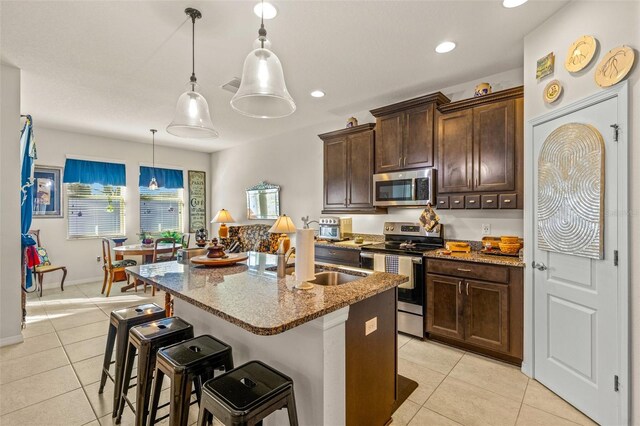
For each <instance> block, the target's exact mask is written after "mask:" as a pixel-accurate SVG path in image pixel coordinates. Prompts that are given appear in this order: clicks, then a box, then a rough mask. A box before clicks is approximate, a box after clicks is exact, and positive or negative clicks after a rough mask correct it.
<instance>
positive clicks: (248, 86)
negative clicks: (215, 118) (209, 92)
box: [231, 48, 296, 118]
mask: <svg viewBox="0 0 640 426" xmlns="http://www.w3.org/2000/svg"><path fill="white" fill-rule="evenodd" d="M231 107H232V108H233V109H235V110H236V111H238V112H239V113H241V114H244V115H247V116H249V117H254V118H280V117H286V116H287V115H291V114H293V112H294V111H295V110H296V104H295V102H294V101H293V98H292V97H291V95H290V94H289V92H288V91H287V86H286V84H285V81H284V72H283V71H282V64H281V63H280V60H279V59H278V57H277V56H276V54H275V53H273V52H272V51H271V50H269V49H266V48H258V49H255V50H253V51H252V52H251V53H249V55H247V58H246V59H245V60H244V67H243V69H242V80H241V81H240V88H239V89H238V91H237V92H236V94H235V95H234V96H233V98H231Z"/></svg>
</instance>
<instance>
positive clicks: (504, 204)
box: [500, 194, 518, 209]
mask: <svg viewBox="0 0 640 426" xmlns="http://www.w3.org/2000/svg"><path fill="white" fill-rule="evenodd" d="M517 197H518V195H517V194H500V208H501V209H515V208H517V207H516V206H517V205H518V203H517V201H518V198H517Z"/></svg>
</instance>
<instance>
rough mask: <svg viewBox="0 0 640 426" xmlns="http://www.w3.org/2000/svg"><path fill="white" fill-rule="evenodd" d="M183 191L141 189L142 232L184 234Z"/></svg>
mask: <svg viewBox="0 0 640 426" xmlns="http://www.w3.org/2000/svg"><path fill="white" fill-rule="evenodd" d="M182 209H183V201H182V189H168V188H158V189H156V190H150V189H149V188H147V187H146V186H141V187H140V232H154V233H155V232H164V231H177V232H182Z"/></svg>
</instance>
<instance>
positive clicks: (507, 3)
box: [502, 0, 527, 9]
mask: <svg viewBox="0 0 640 426" xmlns="http://www.w3.org/2000/svg"><path fill="white" fill-rule="evenodd" d="M526 2H527V0H502V5H503V6H504V7H506V8H507V9H511V8H513V7H518V6H522V5H523V4H525V3H526Z"/></svg>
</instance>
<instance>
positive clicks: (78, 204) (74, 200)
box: [66, 183, 124, 238]
mask: <svg viewBox="0 0 640 426" xmlns="http://www.w3.org/2000/svg"><path fill="white" fill-rule="evenodd" d="M66 185H67V212H69V214H68V220H67V236H68V238H96V237H115V236H124V198H123V196H122V192H123V187H121V186H111V185H101V184H99V183H94V184H91V185H89V184H83V183H68V184H66Z"/></svg>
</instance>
